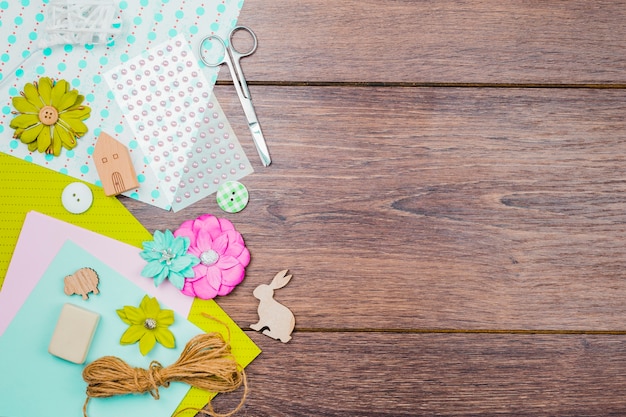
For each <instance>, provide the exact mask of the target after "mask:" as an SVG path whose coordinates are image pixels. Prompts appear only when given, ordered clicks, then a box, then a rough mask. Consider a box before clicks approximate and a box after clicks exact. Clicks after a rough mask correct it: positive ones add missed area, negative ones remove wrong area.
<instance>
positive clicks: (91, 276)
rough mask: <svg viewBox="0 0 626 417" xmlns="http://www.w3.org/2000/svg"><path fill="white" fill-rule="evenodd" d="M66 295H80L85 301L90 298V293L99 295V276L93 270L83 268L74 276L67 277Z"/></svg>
mask: <svg viewBox="0 0 626 417" xmlns="http://www.w3.org/2000/svg"><path fill="white" fill-rule="evenodd" d="M64 281H65V294H66V295H73V294H78V295H82V296H83V300H86V299H88V298H89V296H88V295H87V294H88V293H90V292H92V293H94V294H98V293H99V291H98V282H99V279H98V274H97V273H96V271H94V270H93V269H91V268H81V269H79V270H78V271H76V272H74V273H73V274H72V275H68V276H66V277H65V280H64Z"/></svg>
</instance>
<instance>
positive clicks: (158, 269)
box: [139, 230, 200, 290]
mask: <svg viewBox="0 0 626 417" xmlns="http://www.w3.org/2000/svg"><path fill="white" fill-rule="evenodd" d="M153 237H154V240H152V241H147V242H143V251H142V252H140V253H139V255H140V256H141V257H142V258H143V259H144V260H146V261H148V264H147V265H146V266H145V267H144V268H143V270H142V271H141V276H143V277H146V278H154V286H155V287H156V286H158V285H159V284H161V283H162V282H163V281H164V280H165V278H168V279H169V280H170V282H171V283H172V284H173V285H174V286H175V287H176V288H178V289H179V290H182V289H183V285H184V283H185V278H188V277H193V276H194V272H193V269H192V268H193V267H194V266H195V265H197V264H198V263H199V262H200V260H199V259H198V258H196V257H195V256H193V255H191V254H188V253H187V249H188V248H189V239H187V238H185V237H174V235H173V234H172V232H171V231H170V230H166V231H165V233H163V232H161V231H160V230H157V231H155V232H154V236H153Z"/></svg>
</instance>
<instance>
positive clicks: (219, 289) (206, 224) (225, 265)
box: [174, 214, 250, 300]
mask: <svg viewBox="0 0 626 417" xmlns="http://www.w3.org/2000/svg"><path fill="white" fill-rule="evenodd" d="M174 236H176V237H179V236H185V237H188V238H189V240H190V245H189V250H188V251H187V253H189V254H192V255H195V256H197V257H198V258H200V263H199V264H198V265H196V266H194V267H193V271H194V274H195V275H194V277H193V278H188V279H186V280H185V284H184V286H183V289H182V290H181V291H182V293H183V294H185V295H189V296H192V297H199V298H202V299H205V300H208V299H211V298H215V296H217V295H226V294H228V293H230V292H231V291H232V290H233V288H235V287H236V286H237V285H238V284H239V283H240V282H241V281H243V278H244V276H245V273H246V272H245V267H246V266H248V264H249V263H250V252H249V251H248V248H246V245H245V244H244V242H243V237H241V234H240V233H239V232H237V231H236V230H235V226H233V224H232V223H231V222H230V221H229V220H227V219H218V218H217V217H215V216H213V215H212V214H204V215H202V216H200V217H198V218H197V219H195V220H187V221H185V222H184V223H183V224H181V225H180V227H179V228H178V229H177V230H176V231H175V232H174Z"/></svg>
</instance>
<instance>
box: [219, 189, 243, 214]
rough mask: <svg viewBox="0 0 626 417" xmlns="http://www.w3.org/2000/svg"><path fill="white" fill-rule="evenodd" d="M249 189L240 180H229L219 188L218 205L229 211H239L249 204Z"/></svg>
mask: <svg viewBox="0 0 626 417" xmlns="http://www.w3.org/2000/svg"><path fill="white" fill-rule="evenodd" d="M249 198H250V196H249V195H248V189H247V188H246V187H245V186H244V185H243V184H242V183H240V182H238V181H228V182H225V183H224V184H222V185H220V187H219V188H218V189H217V205H218V206H220V208H221V209H222V210H224V211H225V212H227V213H239V212H240V211H241V210H243V209H244V208H246V206H247V205H248V200H249Z"/></svg>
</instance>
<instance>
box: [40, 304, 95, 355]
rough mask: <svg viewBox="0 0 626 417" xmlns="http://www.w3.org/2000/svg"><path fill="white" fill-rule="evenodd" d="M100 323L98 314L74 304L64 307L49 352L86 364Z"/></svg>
mask: <svg viewBox="0 0 626 417" xmlns="http://www.w3.org/2000/svg"><path fill="white" fill-rule="evenodd" d="M99 321H100V314H98V313H94V312H93V311H89V310H85V309H84V308H81V307H78V306H75V305H74V304H69V303H68V304H65V305H63V308H62V309H61V314H60V315H59V321H57V325H56V328H55V329H54V333H53V334H52V340H50V345H49V346H48V352H50V353H51V354H52V355H54V356H58V357H59V358H62V359H65V360H67V361H70V362H74V363H77V364H82V363H85V359H87V352H88V351H89V346H90V345H91V341H92V340H93V336H94V334H95V333H96V327H97V326H98V322H99Z"/></svg>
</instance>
